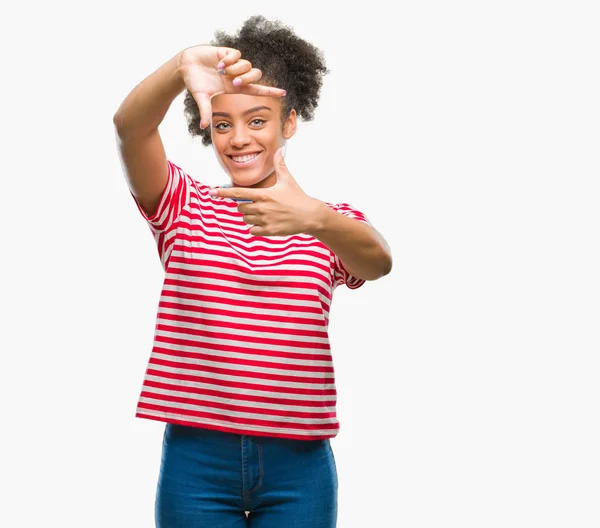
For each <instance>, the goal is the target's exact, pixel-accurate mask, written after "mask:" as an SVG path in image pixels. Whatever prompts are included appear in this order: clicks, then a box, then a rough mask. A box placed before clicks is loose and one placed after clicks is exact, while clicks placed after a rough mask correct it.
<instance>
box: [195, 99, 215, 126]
mask: <svg viewBox="0 0 600 528" xmlns="http://www.w3.org/2000/svg"><path fill="white" fill-rule="evenodd" d="M192 95H193V96H194V99H195V100H196V104H197V105H198V110H200V130H203V129H204V128H206V127H208V125H210V120H211V118H212V104H211V101H210V95H208V94H206V93H202V92H194V93H192ZM203 125H204V126H203Z"/></svg>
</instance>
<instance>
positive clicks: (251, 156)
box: [231, 153, 259, 163]
mask: <svg viewBox="0 0 600 528" xmlns="http://www.w3.org/2000/svg"><path fill="white" fill-rule="evenodd" d="M258 154H259V153H256V154H248V155H247V156H231V157H232V159H233V161H237V162H238V163H245V162H246V161H250V160H251V159H254V158H256V156H258Z"/></svg>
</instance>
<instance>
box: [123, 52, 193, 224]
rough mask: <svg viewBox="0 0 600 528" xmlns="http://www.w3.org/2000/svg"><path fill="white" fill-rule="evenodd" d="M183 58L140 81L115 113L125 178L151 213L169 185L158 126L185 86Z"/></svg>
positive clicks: (178, 57)
mask: <svg viewBox="0 0 600 528" xmlns="http://www.w3.org/2000/svg"><path fill="white" fill-rule="evenodd" d="M180 57H181V52H180V53H178V54H177V55H175V56H174V57H173V58H171V59H170V60H169V61H167V62H166V63H165V64H163V65H162V66H161V67H160V68H159V69H158V70H156V71H155V72H154V73H152V74H151V75H149V76H148V77H146V78H145V79H144V80H143V81H142V82H141V83H139V84H138V85H137V86H136V87H135V88H134V89H133V90H132V91H131V93H130V94H129V95H128V96H127V97H126V98H125V100H124V101H123V102H122V103H121V106H120V107H119V109H118V110H117V112H116V113H115V115H114V116H113V123H114V125H115V131H116V136H117V145H118V148H119V154H120V157H121V164H122V166H123V171H124V173H125V177H126V179H127V182H128V185H129V188H130V190H131V192H132V194H133V195H134V196H135V198H136V199H137V200H138V202H139V203H140V206H141V207H142V208H143V209H144V211H145V212H146V213H147V214H148V215H149V216H151V215H152V214H153V213H154V212H155V211H156V208H157V207H158V204H159V200H160V197H161V194H162V192H163V190H164V189H165V186H166V184H167V177H168V166H167V156H166V154H165V149H164V146H163V143H162V140H161V137H160V134H159V133H158V126H159V125H160V123H161V122H162V120H163V119H164V117H165V115H166V114H167V111H168V109H169V107H170V106H171V103H172V102H173V101H174V99H175V98H176V97H177V96H178V95H179V94H180V93H181V92H182V91H183V90H184V88H185V83H184V81H183V76H182V75H181V72H180V70H179V64H180Z"/></svg>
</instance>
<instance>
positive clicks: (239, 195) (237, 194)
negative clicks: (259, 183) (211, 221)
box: [208, 187, 263, 202]
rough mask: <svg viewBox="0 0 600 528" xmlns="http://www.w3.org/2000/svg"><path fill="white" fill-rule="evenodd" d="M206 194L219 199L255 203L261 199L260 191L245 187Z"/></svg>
mask: <svg viewBox="0 0 600 528" xmlns="http://www.w3.org/2000/svg"><path fill="white" fill-rule="evenodd" d="M208 194H209V195H210V196H218V197H220V198H233V199H234V200H250V201H252V202H256V201H258V200H261V199H262V198H263V192H262V190H261V189H248V188H247V187H231V188H224V187H219V188H218V189H211V190H210V191H209V192H208Z"/></svg>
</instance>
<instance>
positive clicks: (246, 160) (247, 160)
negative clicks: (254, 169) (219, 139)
mask: <svg viewBox="0 0 600 528" xmlns="http://www.w3.org/2000/svg"><path fill="white" fill-rule="evenodd" d="M261 154H262V151H261V152H252V153H251V154H244V155H243V156H238V155H236V154H226V156H227V157H228V158H229V159H230V160H231V161H232V162H233V164H234V166H236V167H241V168H244V167H249V166H250V165H253V164H254V163H255V162H256V160H257V159H258V158H259V157H260V155H261Z"/></svg>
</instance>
